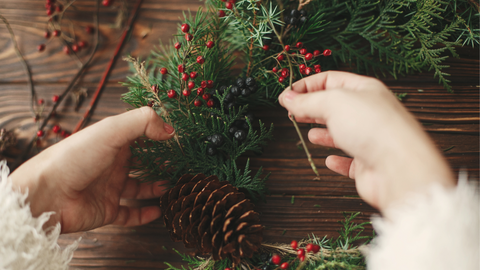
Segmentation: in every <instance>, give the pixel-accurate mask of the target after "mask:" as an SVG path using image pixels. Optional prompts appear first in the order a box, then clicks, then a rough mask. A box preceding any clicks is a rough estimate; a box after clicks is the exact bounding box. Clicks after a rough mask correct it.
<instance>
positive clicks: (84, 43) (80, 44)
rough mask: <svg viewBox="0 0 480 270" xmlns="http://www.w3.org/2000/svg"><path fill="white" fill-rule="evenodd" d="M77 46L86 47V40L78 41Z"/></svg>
mask: <svg viewBox="0 0 480 270" xmlns="http://www.w3.org/2000/svg"><path fill="white" fill-rule="evenodd" d="M78 46H80V48H86V47H88V43H87V42H86V41H79V42H78Z"/></svg>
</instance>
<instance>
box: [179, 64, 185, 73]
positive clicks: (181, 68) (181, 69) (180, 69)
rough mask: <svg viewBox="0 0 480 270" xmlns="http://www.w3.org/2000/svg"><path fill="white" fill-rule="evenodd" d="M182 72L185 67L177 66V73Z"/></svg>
mask: <svg viewBox="0 0 480 270" xmlns="http://www.w3.org/2000/svg"><path fill="white" fill-rule="evenodd" d="M183 71H185V65H182V64H180V65H178V72H180V73H183Z"/></svg>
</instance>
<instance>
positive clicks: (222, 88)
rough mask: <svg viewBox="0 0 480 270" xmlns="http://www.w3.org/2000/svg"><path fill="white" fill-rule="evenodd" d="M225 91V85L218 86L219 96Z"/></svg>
mask: <svg viewBox="0 0 480 270" xmlns="http://www.w3.org/2000/svg"><path fill="white" fill-rule="evenodd" d="M225 90H227V87H226V86H225V85H223V86H220V88H219V89H218V93H220V95H223V93H225Z"/></svg>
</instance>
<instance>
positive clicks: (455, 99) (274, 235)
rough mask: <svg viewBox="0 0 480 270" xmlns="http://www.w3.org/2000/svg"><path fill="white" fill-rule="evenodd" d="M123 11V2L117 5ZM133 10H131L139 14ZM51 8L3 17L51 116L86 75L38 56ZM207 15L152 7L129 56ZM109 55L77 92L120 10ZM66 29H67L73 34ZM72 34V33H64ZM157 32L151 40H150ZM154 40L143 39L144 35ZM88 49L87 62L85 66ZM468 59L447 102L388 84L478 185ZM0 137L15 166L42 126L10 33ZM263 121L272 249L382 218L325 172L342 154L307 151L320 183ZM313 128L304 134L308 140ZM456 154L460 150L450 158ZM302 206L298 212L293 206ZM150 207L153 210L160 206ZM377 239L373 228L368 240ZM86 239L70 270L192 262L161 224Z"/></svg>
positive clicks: (0, 94)
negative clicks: (328, 161) (343, 223)
mask: <svg viewBox="0 0 480 270" xmlns="http://www.w3.org/2000/svg"><path fill="white" fill-rule="evenodd" d="M116 2H120V1H116ZM134 3H135V1H130V2H129V5H133V4H134ZM43 5H44V3H43V1H33V0H18V1H6V0H0V13H2V14H3V15H4V16H6V17H7V19H9V20H10V22H11V23H12V27H13V29H14V31H15V33H16V35H17V40H18V42H19V44H20V46H21V48H20V49H21V51H22V52H23V53H24V55H25V56H26V59H27V62H28V64H29V65H30V66H31V68H32V71H33V78H34V81H35V86H36V89H37V91H38V96H39V97H40V98H44V99H45V100H46V101H47V102H46V106H47V107H48V106H51V105H52V103H51V101H50V98H51V96H52V95H54V94H59V93H61V92H62V90H63V89H64V88H65V87H66V86H67V84H68V82H69V80H70V79H71V78H72V77H73V76H74V74H75V73H76V71H77V70H78V66H77V64H76V62H75V61H74V60H73V59H72V57H71V56H68V55H65V54H64V53H63V52H62V44H61V42H60V41H59V40H58V39H55V38H52V39H51V40H49V41H48V42H47V43H46V44H47V49H46V51H45V52H43V53H39V52H37V50H36V46H37V45H38V44H40V43H44V42H46V40H45V39H44V38H43V31H44V29H45V22H46V20H47V18H46V15H45V12H44V8H43ZM200 5H201V3H199V2H198V1H197V0H177V1H167V0H145V1H144V4H143V5H142V7H141V11H140V13H139V16H138V19H137V22H136V24H135V26H134V30H133V33H132V35H131V37H130V38H129V40H128V42H127V44H126V46H125V47H124V49H123V52H122V54H123V55H127V54H131V55H132V56H140V57H145V56H147V55H148V54H149V52H150V51H151V50H152V49H153V48H154V47H155V46H158V45H159V40H160V41H161V42H163V43H165V44H168V41H169V39H170V38H171V37H172V35H173V34H174V32H175V28H176V27H177V25H178V23H179V22H180V20H179V18H180V17H182V12H183V11H184V10H188V9H190V10H192V11H195V10H197V8H198V7H199V6H200ZM75 6H76V10H74V11H73V10H72V11H69V12H68V13H67V14H66V16H68V17H69V18H70V19H71V21H72V22H73V26H74V28H75V32H76V33H77V34H78V35H79V38H80V39H81V40H86V41H88V42H90V43H91V42H92V39H93V37H92V36H90V35H88V34H87V33H85V31H84V28H85V27H86V26H87V25H91V21H92V14H93V10H94V1H93V0H77V3H76V5H75ZM101 14H102V15H101V18H100V21H101V27H100V29H99V31H100V36H101V46H100V48H99V53H98V54H97V56H96V57H95V59H94V65H93V66H92V67H91V68H89V70H88V71H87V74H86V76H84V77H83V78H82V81H81V82H80V83H79V84H78V86H77V88H86V89H87V91H88V92H89V93H92V92H93V91H94V90H95V87H96V86H97V83H98V82H99V80H100V77H101V75H102V73H103V71H104V69H105V67H106V65H107V62H108V60H109V59H110V57H111V56H112V54H113V50H114V48H115V46H116V44H117V41H118V38H119V37H120V35H121V32H122V31H121V29H114V28H111V27H110V25H111V24H113V23H114V22H115V18H116V15H117V12H116V10H115V8H104V7H102V8H101ZM65 27H67V25H66V26H65ZM65 29H66V28H65ZM150 29H151V30H150ZM146 33H147V34H148V35H146V37H144V35H145V34H146ZM88 52H89V49H87V50H85V51H83V52H81V53H80V54H79V56H80V59H82V60H83V61H85V57H86V56H87V55H88ZM459 54H460V58H451V59H449V60H448V64H449V65H451V68H449V69H447V70H446V72H448V73H450V74H451V75H452V76H451V77H450V79H451V80H452V86H453V89H454V90H455V93H454V94H451V93H448V92H446V90H444V89H443V88H442V87H441V86H440V85H438V83H437V79H435V78H433V74H432V73H431V72H426V73H422V74H416V75H411V76H408V77H400V78H398V80H395V79H393V78H389V77H388V78H384V79H383V81H384V82H385V83H386V84H387V85H388V86H389V87H390V88H391V89H392V90H393V91H394V92H397V93H408V95H407V97H406V98H405V100H404V105H405V106H406V107H407V108H408V109H409V110H410V112H412V113H413V114H414V115H415V117H417V119H419V120H420V121H421V122H422V124H424V127H425V129H426V130H427V131H428V132H429V133H430V135H431V136H432V138H433V139H434V141H435V143H436V145H437V147H438V149H440V150H442V151H443V150H447V151H445V152H444V155H445V157H446V158H447V160H448V161H449V164H450V165H451V167H452V168H453V169H454V170H455V171H458V170H460V169H461V168H466V169H467V170H468V171H469V173H470V175H472V176H474V177H478V174H479V148H480V146H479V112H480V108H479V88H478V84H479V82H478V74H479V61H478V56H479V54H478V49H477V48H474V49H472V48H459ZM0 63H2V64H1V65H0V127H5V128H8V129H14V130H16V132H17V134H18V135H19V144H18V146H17V147H15V148H12V149H9V151H8V152H7V153H6V154H5V156H6V157H7V159H8V160H9V161H12V160H13V159H14V158H15V157H16V156H18V155H19V154H20V152H21V150H22V147H23V146H24V145H25V142H26V140H27V139H28V138H30V137H31V136H32V135H33V134H34V133H35V131H36V124H35V123H34V121H33V119H32V115H31V113H30V111H29V107H28V93H29V92H28V86H27V82H26V77H25V75H24V73H23V69H22V67H21V65H20V62H19V61H18V59H17V58H16V56H15V53H14V50H13V47H12V42H11V41H10V40H9V36H8V33H7V31H6V30H5V29H4V28H3V27H0ZM129 74H130V72H129V70H128V65H127V64H126V63H125V62H123V61H118V62H117V64H116V66H115V69H114V70H113V72H112V74H111V76H110V78H109V82H108V84H107V86H106V88H105V91H104V93H103V95H102V96H101V99H100V102H99V104H98V106H97V108H96V110H95V114H94V115H93V117H92V120H91V121H90V123H94V122H96V121H99V120H101V119H103V118H105V117H107V116H110V115H115V114H118V113H121V112H124V111H125V109H126V108H127V106H126V105H125V104H124V103H122V102H121V101H120V97H121V95H122V94H123V93H125V92H126V91H127V90H126V89H125V88H124V87H121V86H120V84H119V82H120V81H123V80H125V77H126V76H128V75H129ZM89 98H90V97H88V98H87V99H86V100H85V101H84V102H83V103H82V106H80V108H79V110H78V111H75V110H74V104H73V99H72V97H69V98H67V99H66V101H65V102H64V103H63V104H61V105H60V107H59V110H58V112H57V117H55V118H54V119H53V120H52V121H51V122H50V123H49V127H52V126H53V125H55V124H57V123H58V124H60V125H61V126H62V128H64V129H66V130H71V129H72V128H73V126H74V125H75V123H76V122H77V121H78V120H79V119H80V117H81V115H82V114H83V112H84V110H85V107H86V106H87V104H88V102H89ZM255 114H256V116H257V117H258V118H261V119H262V121H264V122H266V123H273V124H274V125H275V141H274V142H271V143H270V144H269V145H268V146H267V147H266V148H265V151H264V154H263V155H261V156H255V155H253V154H252V155H247V157H245V158H244V159H243V162H245V161H246V158H250V159H251V165H252V169H254V170H256V169H259V168H260V167H261V166H262V167H263V169H264V170H265V171H266V172H271V173H272V175H271V177H270V179H269V180H268V182H267V184H268V188H269V190H270V192H271V195H269V196H267V199H266V202H265V203H259V204H258V205H257V207H258V211H260V212H261V214H262V215H261V217H262V223H263V224H264V225H265V226H266V227H267V230H266V232H265V239H266V241H269V242H289V241H291V240H292V239H299V238H303V237H306V236H307V235H308V234H310V233H315V234H317V235H319V236H323V235H329V236H336V235H337V233H336V230H338V228H339V224H338V221H340V220H343V216H342V212H344V211H346V212H357V211H359V212H361V213H362V214H361V215H360V216H359V218H358V219H357V222H363V221H368V220H369V218H370V215H371V214H372V213H375V212H376V211H375V210H374V209H372V208H371V207H370V206H368V205H367V204H366V203H364V202H363V201H362V200H361V199H359V198H358V196H357V193H356V190H355V184H354V182H353V180H351V179H348V178H346V177H342V176H339V175H337V174H335V173H333V172H331V171H329V170H328V169H327V168H326V167H325V165H324V164H325V163H324V160H325V158H326V157H327V156H328V155H331V154H340V155H342V154H343V153H342V152H341V151H339V150H336V149H329V148H325V147H321V146H315V145H312V144H309V147H310V149H311V152H312V154H313V158H314V161H315V163H316V164H317V166H318V167H319V172H320V174H321V177H322V180H321V181H313V180H312V179H313V177H314V175H313V173H312V171H311V169H310V166H309V164H308V162H307V160H306V159H305V154H304V152H303V150H301V149H299V148H298V146H297V143H298V137H297V135H296V133H295V130H294V128H293V127H292V125H291V123H290V121H289V120H288V118H287V117H286V111H285V110H284V109H282V108H279V107H275V108H265V109H262V110H258V111H255ZM308 129H309V126H308V125H301V130H302V132H303V133H304V135H305V136H306V134H307V132H308ZM57 140H58V138H56V137H55V136H54V134H52V132H48V137H47V139H46V140H44V141H43V142H42V145H40V147H39V148H38V149H36V150H35V151H39V150H41V149H43V148H44V147H47V146H48V145H51V144H52V143H55V142H56V141H57ZM452 147H453V148H452ZM292 196H295V199H294V204H292V203H291V201H292ZM147 203H153V204H155V203H156V201H149V202H147ZM366 233H367V234H371V233H372V228H371V227H369V228H367V230H366ZM78 237H82V241H81V242H80V247H79V249H78V250H77V252H76V253H75V256H74V259H73V260H72V263H71V266H72V269H92V268H94V269H164V268H166V265H165V264H164V263H163V262H165V261H168V262H170V263H172V264H173V265H175V266H180V265H181V260H180V257H179V256H177V255H176V253H175V252H174V251H173V250H172V248H175V249H178V250H180V251H182V252H188V251H187V250H185V249H184V248H183V247H182V244H181V243H174V242H172V241H171V240H170V239H169V237H168V233H167V231H166V229H165V228H164V226H163V224H162V223H161V222H160V221H158V220H157V221H155V222H152V223H151V224H148V225H145V226H141V227H136V228H123V227H119V226H106V227H104V228H99V229H96V230H93V231H89V232H83V233H76V234H69V235H63V236H62V237H61V239H60V243H61V244H62V245H65V244H68V243H71V242H72V241H73V240H74V239H77V238H78Z"/></svg>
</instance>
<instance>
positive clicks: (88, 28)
mask: <svg viewBox="0 0 480 270" xmlns="http://www.w3.org/2000/svg"><path fill="white" fill-rule="evenodd" d="M85 32H87V33H89V34H93V27H91V26H87V27H85Z"/></svg>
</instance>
